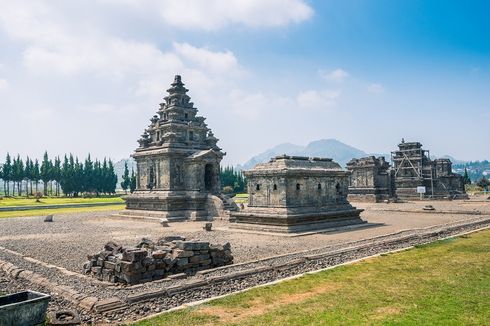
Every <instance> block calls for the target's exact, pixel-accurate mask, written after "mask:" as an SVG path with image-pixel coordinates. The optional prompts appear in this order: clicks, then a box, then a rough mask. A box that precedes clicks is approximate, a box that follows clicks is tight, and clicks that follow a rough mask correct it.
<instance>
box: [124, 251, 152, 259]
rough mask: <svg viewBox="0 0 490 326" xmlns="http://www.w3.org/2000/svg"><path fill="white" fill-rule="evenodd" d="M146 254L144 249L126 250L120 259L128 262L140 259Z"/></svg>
mask: <svg viewBox="0 0 490 326" xmlns="http://www.w3.org/2000/svg"><path fill="white" fill-rule="evenodd" d="M147 255H148V251H146V250H144V249H136V250H126V251H124V252H123V256H122V260H124V261H130V262H136V261H142V260H143V259H145V258H146V256H147Z"/></svg>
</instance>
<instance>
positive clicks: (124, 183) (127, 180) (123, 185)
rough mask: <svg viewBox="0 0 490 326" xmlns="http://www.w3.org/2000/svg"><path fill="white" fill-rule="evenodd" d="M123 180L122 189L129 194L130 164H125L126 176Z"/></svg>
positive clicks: (124, 175)
mask: <svg viewBox="0 0 490 326" xmlns="http://www.w3.org/2000/svg"><path fill="white" fill-rule="evenodd" d="M122 179H123V181H122V182H121V188H122V189H123V190H124V192H125V193H128V188H129V186H130V185H131V180H130V179H129V170H128V162H124V174H123V176H122Z"/></svg>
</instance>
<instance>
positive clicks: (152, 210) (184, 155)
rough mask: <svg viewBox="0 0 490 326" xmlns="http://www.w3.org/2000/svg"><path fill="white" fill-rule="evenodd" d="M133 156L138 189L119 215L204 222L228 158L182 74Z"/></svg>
mask: <svg viewBox="0 0 490 326" xmlns="http://www.w3.org/2000/svg"><path fill="white" fill-rule="evenodd" d="M167 92H168V95H167V96H166V97H165V98H164V101H163V103H161V104H160V109H159V110H158V112H157V114H156V115H154V116H153V117H152V118H151V120H150V121H151V123H150V125H149V126H148V128H146V129H145V131H144V132H143V135H142V136H141V138H140V139H139V141H138V142H139V147H138V148H137V149H136V151H135V152H134V154H133V155H132V157H133V158H134V159H135V160H136V164H137V186H136V187H137V188H136V191H135V192H134V193H133V194H131V195H129V196H127V198H126V210H124V211H123V212H122V213H121V214H120V215H123V216H129V217H131V216H133V217H158V218H167V219H168V220H182V219H206V218H207V217H208V205H209V195H211V194H217V193H219V192H220V180H219V172H220V162H221V159H222V158H223V156H224V155H225V154H224V153H223V152H222V151H221V149H220V148H219V147H218V146H217V142H218V139H217V138H216V137H214V135H213V133H212V131H211V130H210V129H209V128H208V127H207V125H206V123H205V122H204V121H205V118H204V117H201V116H198V115H197V108H195V107H194V104H193V103H192V102H191V101H190V97H189V95H187V92H188V90H187V89H186V88H185V87H184V84H183V83H182V80H181V77H180V76H175V79H174V82H173V83H172V84H171V87H170V88H169V89H168V90H167Z"/></svg>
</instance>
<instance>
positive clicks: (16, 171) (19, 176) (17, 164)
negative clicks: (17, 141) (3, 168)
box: [12, 155, 24, 196]
mask: <svg viewBox="0 0 490 326" xmlns="http://www.w3.org/2000/svg"><path fill="white" fill-rule="evenodd" d="M12 180H13V181H14V189H15V183H16V182H17V195H18V196H21V195H22V180H24V162H23V161H22V159H21V158H20V155H17V158H16V159H14V163H13V166H12ZM14 195H15V193H14Z"/></svg>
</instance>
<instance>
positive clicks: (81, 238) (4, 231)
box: [0, 201, 490, 272]
mask: <svg viewBox="0 0 490 326" xmlns="http://www.w3.org/2000/svg"><path fill="white" fill-rule="evenodd" d="M425 204H427V202H423V203H406V204H361V203H359V204H357V206H359V207H360V208H365V209H366V211H365V212H363V213H362V215H361V216H362V218H363V219H365V220H367V221H368V222H369V223H373V224H382V226H378V227H373V228H367V229H356V230H350V231H348V232H336V233H324V234H315V235H309V236H302V237H295V238H290V237H281V236H273V235H258V234H250V233H241V232H236V231H226V230H225V231H213V232H205V231H203V230H202V226H203V222H179V223H172V224H171V227H169V228H162V227H159V226H158V225H156V224H154V223H147V222H139V223H136V222H134V221H131V220H116V219H108V218H107V217H108V216H110V215H111V212H93V213H79V214H65V215H55V217H54V219H55V222H53V223H44V222H43V221H42V218H41V217H23V218H5V219H0V246H2V247H5V248H8V249H11V250H13V251H16V252H19V253H21V254H23V255H26V256H30V257H33V258H35V259H38V260H41V261H43V262H46V263H49V264H53V265H56V266H60V267H64V268H66V269H68V270H71V271H74V272H80V271H81V268H82V264H83V262H84V261H85V260H86V256H87V255H88V254H93V253H96V252H98V251H100V250H101V249H102V248H103V245H104V244H105V243H106V242H107V241H109V240H112V241H115V242H117V243H119V244H123V245H133V244H136V243H137V242H138V241H139V240H140V239H141V238H142V237H147V238H150V239H158V238H160V237H162V236H165V235H175V234H178V235H183V236H186V237H187V238H189V239H201V240H205V241H210V242H212V243H218V242H222V243H225V242H230V243H231V245H232V250H233V255H234V257H235V263H241V262H246V261H252V260H256V259H260V258H264V257H270V256H275V255H281V254H287V253H290V252H294V251H298V250H302V249H312V248H317V247H323V246H326V245H330V244H335V243H341V242H345V241H351V240H359V239H365V238H371V237H373V236H379V235H383V234H388V233H393V232H397V231H400V230H405V229H412V228H420V227H425V226H431V225H438V224H444V223H449V222H454V221H457V220H464V219H467V218H468V216H465V215H461V214H454V215H451V214H437V211H436V212H435V213H433V214H411V213H403V212H396V213H394V212H389V211H380V210H382V209H385V207H387V208H389V209H407V210H417V209H418V210H421V207H422V206H423V205H425ZM430 204H432V205H433V206H434V207H436V209H443V208H444V209H445V210H455V211H460V210H463V209H466V210H468V206H469V205H467V204H463V202H461V201H460V202H457V201H453V202H440V201H438V202H430ZM443 205H444V207H442V206H443ZM475 205H476V206H478V207H480V210H481V209H482V208H481V207H484V208H485V209H487V210H488V211H489V213H490V203H489V204H487V205H484V204H482V203H475ZM471 209H473V207H471V206H470V210H471ZM214 225H215V227H217V228H220V229H226V228H227V225H228V224H227V222H226V221H215V222H214Z"/></svg>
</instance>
